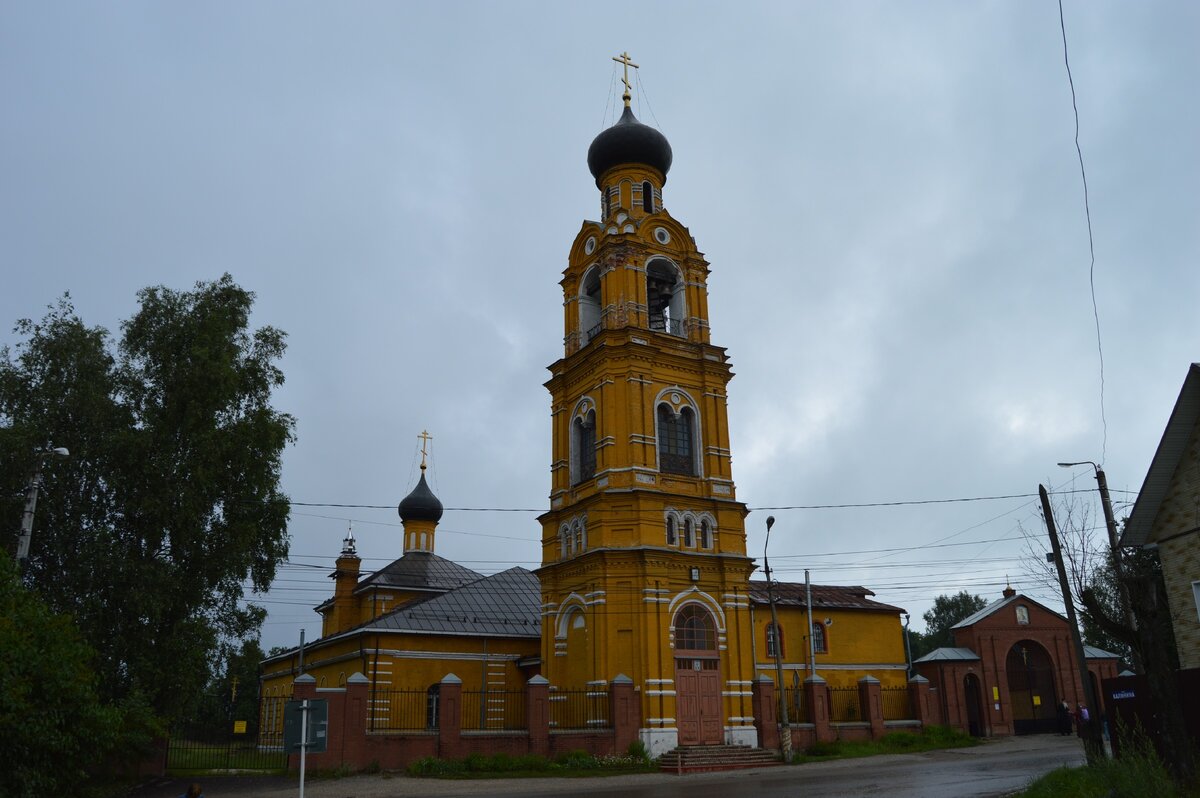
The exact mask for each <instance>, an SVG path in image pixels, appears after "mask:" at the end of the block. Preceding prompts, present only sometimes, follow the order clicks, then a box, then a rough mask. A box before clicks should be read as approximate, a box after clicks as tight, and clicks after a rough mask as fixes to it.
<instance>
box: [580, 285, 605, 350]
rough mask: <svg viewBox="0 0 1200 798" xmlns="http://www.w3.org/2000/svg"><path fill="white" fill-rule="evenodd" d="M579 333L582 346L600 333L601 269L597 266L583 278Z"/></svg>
mask: <svg viewBox="0 0 1200 798" xmlns="http://www.w3.org/2000/svg"><path fill="white" fill-rule="evenodd" d="M579 332H580V343H582V344H586V343H587V342H588V341H590V340H592V339H593V338H595V337H596V336H597V335H598V334H599V333H600V269H599V268H597V267H595V266H593V267H592V268H591V269H589V270H588V272H587V274H585V275H584V276H583V285H582V287H581V289H580V292H579Z"/></svg>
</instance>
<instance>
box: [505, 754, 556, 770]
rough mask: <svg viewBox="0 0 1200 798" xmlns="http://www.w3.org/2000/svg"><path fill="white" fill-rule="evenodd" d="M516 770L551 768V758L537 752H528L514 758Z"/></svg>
mask: <svg viewBox="0 0 1200 798" xmlns="http://www.w3.org/2000/svg"><path fill="white" fill-rule="evenodd" d="M513 765H514V768H513V769H514V770H534V771H538V770H549V769H550V760H549V759H547V758H546V757H544V756H539V755H537V754H526V755H525V756H519V757H517V758H516V759H514V760H513Z"/></svg>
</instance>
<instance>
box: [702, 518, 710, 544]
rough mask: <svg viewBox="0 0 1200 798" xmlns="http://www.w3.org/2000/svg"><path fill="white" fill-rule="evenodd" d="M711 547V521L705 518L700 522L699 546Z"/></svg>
mask: <svg viewBox="0 0 1200 798" xmlns="http://www.w3.org/2000/svg"><path fill="white" fill-rule="evenodd" d="M712 547H713V534H712V523H711V522H710V521H709V520H708V519H707V518H705V519H704V520H702V521H701V522H700V548H702V549H711V548H712Z"/></svg>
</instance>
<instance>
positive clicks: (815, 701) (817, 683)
mask: <svg viewBox="0 0 1200 798" xmlns="http://www.w3.org/2000/svg"><path fill="white" fill-rule="evenodd" d="M804 699H805V701H807V702H808V721H809V723H811V724H812V725H813V736H814V737H815V738H816V740H817V742H819V743H825V742H829V741H830V740H832V739H833V737H834V735H833V727H832V726H830V725H829V685H828V684H826V683H825V680H824V679H822V678H821V677H820V676H815V675H814V676H809V677H808V678H807V679H805V680H804Z"/></svg>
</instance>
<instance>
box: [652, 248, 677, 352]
mask: <svg viewBox="0 0 1200 798" xmlns="http://www.w3.org/2000/svg"><path fill="white" fill-rule="evenodd" d="M646 310H647V311H648V313H649V316H650V318H649V324H650V329H651V330H656V331H658V332H665V333H670V334H671V335H679V336H682V335H683V334H684V327H683V315H684V308H683V280H682V279H681V278H680V275H679V270H678V269H676V268H675V264H673V263H671V262H670V261H668V260H666V259H664V258H655V259H654V260H652V261H650V262H649V263H648V264H646Z"/></svg>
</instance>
